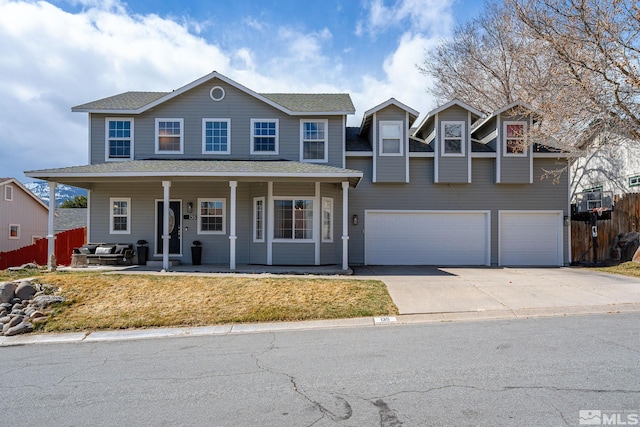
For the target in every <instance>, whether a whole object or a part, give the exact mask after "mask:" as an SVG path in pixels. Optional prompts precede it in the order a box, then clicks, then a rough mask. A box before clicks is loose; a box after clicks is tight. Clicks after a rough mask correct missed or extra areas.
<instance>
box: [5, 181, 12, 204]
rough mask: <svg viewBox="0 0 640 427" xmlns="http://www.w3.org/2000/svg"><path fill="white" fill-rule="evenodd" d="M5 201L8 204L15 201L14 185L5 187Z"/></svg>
mask: <svg viewBox="0 0 640 427" xmlns="http://www.w3.org/2000/svg"><path fill="white" fill-rule="evenodd" d="M4 199H5V200H6V201H7V202H11V201H12V200H13V185H5V186H4Z"/></svg>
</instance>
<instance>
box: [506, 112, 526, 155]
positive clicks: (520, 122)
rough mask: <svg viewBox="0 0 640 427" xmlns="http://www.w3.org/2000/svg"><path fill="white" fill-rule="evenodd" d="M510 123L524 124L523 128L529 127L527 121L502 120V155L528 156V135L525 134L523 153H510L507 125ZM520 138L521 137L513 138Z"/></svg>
mask: <svg viewBox="0 0 640 427" xmlns="http://www.w3.org/2000/svg"><path fill="white" fill-rule="evenodd" d="M508 125H522V129H523V130H526V129H527V122H525V121H522V120H510V121H504V122H502V135H503V137H502V156H504V157H527V155H528V154H529V147H528V146H527V137H526V135H525V136H523V137H522V138H521V139H522V140H523V141H524V150H522V152H521V153H508V152H507V139H508V138H507V126H508ZM511 139H520V138H511Z"/></svg>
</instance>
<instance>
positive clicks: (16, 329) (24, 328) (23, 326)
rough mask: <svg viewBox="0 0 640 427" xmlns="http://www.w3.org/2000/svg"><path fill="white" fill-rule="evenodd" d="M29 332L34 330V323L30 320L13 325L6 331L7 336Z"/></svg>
mask: <svg viewBox="0 0 640 427" xmlns="http://www.w3.org/2000/svg"><path fill="white" fill-rule="evenodd" d="M29 332H33V325H32V324H31V323H29V322H22V323H20V324H18V325H16V326H13V327H11V328H9V329H7V331H6V332H5V333H4V335H5V336H6V337H11V336H14V335H20V334H27V333H29Z"/></svg>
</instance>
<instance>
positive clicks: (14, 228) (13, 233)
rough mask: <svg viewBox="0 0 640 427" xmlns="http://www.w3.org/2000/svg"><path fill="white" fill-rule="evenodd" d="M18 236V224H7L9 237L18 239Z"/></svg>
mask: <svg viewBox="0 0 640 427" xmlns="http://www.w3.org/2000/svg"><path fill="white" fill-rule="evenodd" d="M19 238H20V225H19V224H9V239H11V240H18V239H19Z"/></svg>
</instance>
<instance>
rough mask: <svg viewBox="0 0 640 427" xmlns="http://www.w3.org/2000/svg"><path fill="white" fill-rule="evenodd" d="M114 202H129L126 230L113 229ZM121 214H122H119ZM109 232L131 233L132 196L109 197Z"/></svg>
mask: <svg viewBox="0 0 640 427" xmlns="http://www.w3.org/2000/svg"><path fill="white" fill-rule="evenodd" d="M114 202H127V215H126V217H127V229H126V230H114V229H113V218H114V215H113V203H114ZM119 216H120V215H119ZM109 234H131V197H111V198H110V199H109Z"/></svg>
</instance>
